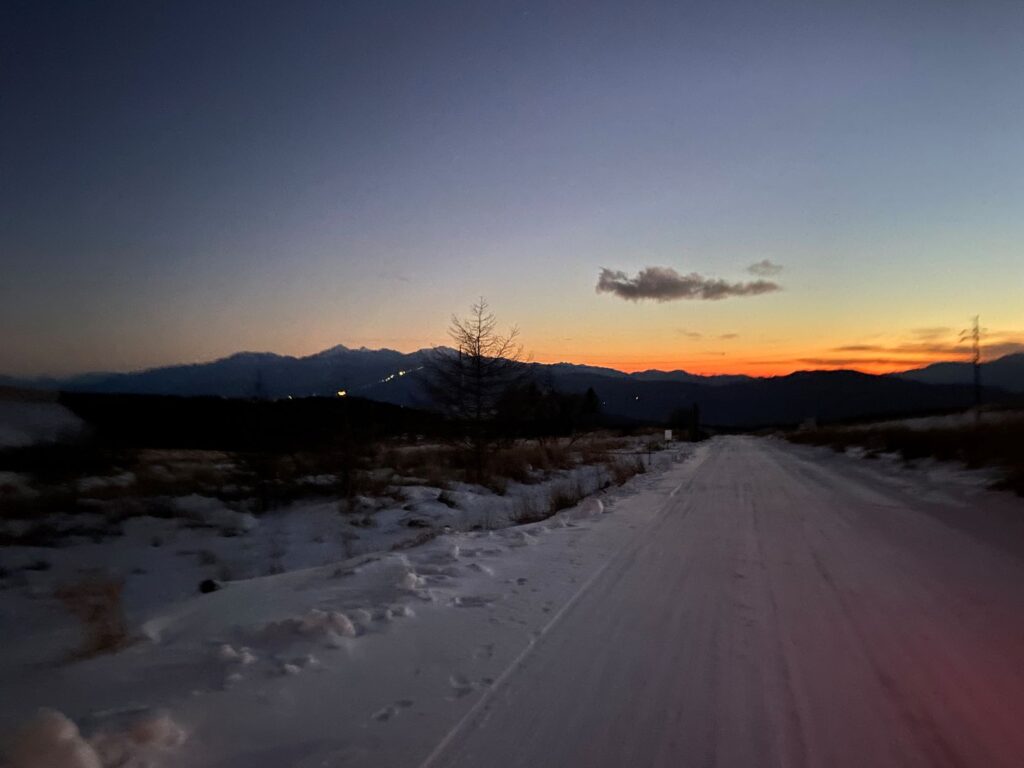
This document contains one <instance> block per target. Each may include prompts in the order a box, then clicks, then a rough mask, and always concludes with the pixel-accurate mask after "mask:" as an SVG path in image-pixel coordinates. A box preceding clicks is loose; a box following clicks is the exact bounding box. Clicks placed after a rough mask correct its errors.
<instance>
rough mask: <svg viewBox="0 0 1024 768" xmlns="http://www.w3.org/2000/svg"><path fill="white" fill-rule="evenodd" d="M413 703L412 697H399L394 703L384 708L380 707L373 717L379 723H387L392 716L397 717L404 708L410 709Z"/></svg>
mask: <svg viewBox="0 0 1024 768" xmlns="http://www.w3.org/2000/svg"><path fill="white" fill-rule="evenodd" d="M412 705H413V701H412V699H399V700H398V701H396V702H395V703H394V704H392V705H391V706H388V707H384V708H383V709H378V710H377V711H376V712H374V713H373V719H374V720H376V721H377V722H378V723H386V722H387V721H388V720H390V719H391V718H393V717H395V716H396V715H397V714H398V713H399V712H401V711H402V710H403V709H409V707H411V706H412Z"/></svg>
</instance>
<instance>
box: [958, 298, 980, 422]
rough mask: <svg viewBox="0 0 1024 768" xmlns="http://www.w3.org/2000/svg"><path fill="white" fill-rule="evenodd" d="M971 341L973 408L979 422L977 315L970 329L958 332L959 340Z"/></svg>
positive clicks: (978, 334)
mask: <svg viewBox="0 0 1024 768" xmlns="http://www.w3.org/2000/svg"><path fill="white" fill-rule="evenodd" d="M968 339H970V341H971V364H972V366H973V368H974V408H975V419H976V420H978V421H980V420H981V323H980V317H979V316H978V315H975V316H974V324H973V325H972V327H971V328H968V329H967V330H964V331H961V332H960V340H961V341H966V340H968Z"/></svg>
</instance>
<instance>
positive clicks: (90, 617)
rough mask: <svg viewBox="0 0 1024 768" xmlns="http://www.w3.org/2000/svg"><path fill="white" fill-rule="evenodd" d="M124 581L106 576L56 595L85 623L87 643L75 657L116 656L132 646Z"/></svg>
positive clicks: (87, 579)
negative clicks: (124, 598) (111, 654)
mask: <svg viewBox="0 0 1024 768" xmlns="http://www.w3.org/2000/svg"><path fill="white" fill-rule="evenodd" d="M123 591H124V582H123V581H121V580H120V579H114V578H111V577H109V576H104V575H102V574H93V575H90V576H86V577H85V578H83V579H81V580H80V581H77V582H75V583H74V584H67V585H65V586H63V587H61V588H59V589H58V590H57V591H56V593H55V596H56V597H57V599H59V600H60V601H61V602H62V603H63V604H64V607H65V608H67V609H68V610H69V611H70V612H71V613H72V614H73V615H74V616H75V617H76V618H78V620H79V621H81V622H82V632H83V643H82V646H81V647H80V648H79V649H78V650H77V651H76V652H75V654H74V657H75V658H89V657H92V656H97V655H99V654H102V653H113V652H115V651H119V650H121V649H122V648H124V647H126V646H127V645H129V644H130V638H129V635H128V625H127V622H126V621H125V617H124V607H123V604H122V594H123Z"/></svg>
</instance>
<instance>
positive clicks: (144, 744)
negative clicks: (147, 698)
mask: <svg viewBox="0 0 1024 768" xmlns="http://www.w3.org/2000/svg"><path fill="white" fill-rule="evenodd" d="M184 741H185V731H184V730H182V728H181V726H179V725H178V724H177V723H176V722H174V720H172V719H171V717H170V715H167V714H150V715H147V716H145V717H142V718H140V719H138V720H136V721H135V722H133V723H131V724H129V725H128V727H127V728H126V729H125V730H117V731H101V732H100V733H98V734H96V735H95V736H93V737H92V739H90V742H91V743H92V746H93V748H94V749H95V750H96V753H97V754H98V755H99V757H100V761H101V764H102V765H103V766H104V768H107V767H108V766H109V767H110V768H113V766H118V767H120V766H124V767H125V768H128V766H132V767H133V768H134V766H139V768H142V766H151V765H153V764H154V761H155V758H156V757H157V755H159V754H160V753H161V752H165V751H167V750H170V749H173V748H175V747H178V746H180V745H181V744H182V743H183V742H184Z"/></svg>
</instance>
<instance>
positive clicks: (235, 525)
mask: <svg viewBox="0 0 1024 768" xmlns="http://www.w3.org/2000/svg"><path fill="white" fill-rule="evenodd" d="M173 504H174V508H175V509H176V510H177V511H178V512H179V513H180V514H181V515H182V516H183V517H187V518H189V519H191V520H195V521H196V522H198V523H202V524H203V525H208V526H210V527H211V528H218V529H220V530H221V531H224V532H227V533H246V532H248V531H251V530H252V529H253V528H255V527H256V526H257V525H258V524H259V523H258V521H257V520H256V518H255V517H254V516H253V515H251V514H249V513H248V512H236V511H235V510H233V509H229V508H228V507H227V506H226V505H225V504H224V502H222V501H221V500H220V499H214V498H210V497H209V496H200V495H199V494H196V493H193V494H192V495H190V496H180V497H178V498H176V499H174V502H173Z"/></svg>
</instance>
